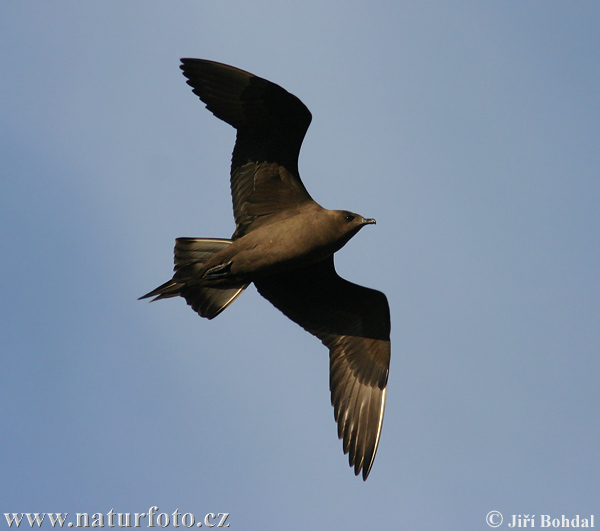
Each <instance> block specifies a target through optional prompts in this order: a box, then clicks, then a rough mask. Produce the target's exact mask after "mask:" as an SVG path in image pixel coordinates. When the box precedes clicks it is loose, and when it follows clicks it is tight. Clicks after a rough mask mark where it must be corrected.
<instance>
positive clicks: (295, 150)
mask: <svg viewBox="0 0 600 531" xmlns="http://www.w3.org/2000/svg"><path fill="white" fill-rule="evenodd" d="M181 63H182V64H181V69H182V70H183V74H184V75H185V77H187V78H188V81H187V83H188V85H190V86H191V87H192V88H193V92H194V94H196V95H197V96H199V97H200V99H201V100H202V101H203V102H204V103H206V108H207V109H208V110H210V111H211V112H212V113H213V114H214V115H215V116H216V117H217V118H220V119H221V120H224V121H225V122H227V123H228V124H230V125H232V126H233V127H235V128H236V129H237V137H236V143H235V147H234V149H233V157H232V161H231V194H232V196H233V213H234V217H235V222H236V231H235V233H234V235H233V239H236V238H239V237H241V236H243V235H244V234H246V233H248V232H250V231H251V230H254V229H255V228H257V227H259V226H261V225H265V224H268V223H270V222H272V221H273V220H274V219H275V218H277V219H278V218H280V217H281V216H285V211H290V212H292V211H294V210H295V209H296V208H297V207H299V206H300V205H302V204H303V203H305V202H307V201H312V199H311V197H310V195H309V194H308V192H307V191H306V188H305V187H304V184H302V181H301V180H300V175H299V173H298V155H299V153H300V146H301V145H302V140H303V139H304V135H305V134H306V130H307V129H308V126H309V125H310V121H311V119H312V117H311V114H310V111H309V110H308V109H307V108H306V107H305V105H304V104H303V103H302V102H301V101H300V100H299V99H298V98H297V97H296V96H294V95H293V94H290V93H289V92H287V91H286V90H285V89H283V88H281V87H280V86H279V85H276V84H275V83H271V82H270V81H267V80H266V79H262V78H260V77H258V76H255V75H253V74H250V73H248V72H244V71H243V70H239V69H238V68H234V67H232V66H228V65H224V64H221V63H215V62H213V61H206V60H203V59H182V60H181Z"/></svg>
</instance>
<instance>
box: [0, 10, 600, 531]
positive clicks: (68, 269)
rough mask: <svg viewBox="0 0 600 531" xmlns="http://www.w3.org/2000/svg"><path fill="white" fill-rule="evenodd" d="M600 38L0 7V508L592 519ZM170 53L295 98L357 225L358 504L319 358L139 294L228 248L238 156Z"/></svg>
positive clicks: (264, 520) (505, 14) (538, 27)
mask: <svg viewBox="0 0 600 531" xmlns="http://www.w3.org/2000/svg"><path fill="white" fill-rule="evenodd" d="M599 24H600V5H599V4H598V3H597V2H591V1H590V2H587V1H582V2H558V1H554V0H549V1H546V0H545V1H530V2H514V1H503V2H487V1H457V2H437V1H431V2H404V1H400V2H364V1H349V2H342V1H341V0H319V1H313V0H307V1H305V2H272V1H268V0H257V1H255V2H247V1H241V0H228V1H220V2H216V1H205V0H194V1H192V0H186V1H184V0H178V1H173V2H166V1H154V0H143V1H142V0H129V1H128V2H116V1H98V0H90V1H87V2H80V1H76V0H72V1H66V0H60V1H56V2H43V1H41V0H38V1H35V0H32V1H30V2H3V3H2V5H1V6H0V68H1V71H2V82H1V83H0V135H1V141H0V162H1V167H2V175H3V177H2V182H3V187H2V188H3V192H2V193H1V194H0V244H1V248H2V259H1V260H0V279H1V280H0V283H1V284H0V286H1V292H2V296H1V298H0V356H1V358H0V359H1V360H2V384H1V386H0V423H1V426H2V430H1V432H2V433H1V435H0V477H1V478H2V480H1V481H0V513H21V512H31V513H35V512H37V513H42V512H54V513H58V512H62V513H67V512H68V513H69V517H68V518H67V521H72V522H74V521H75V518H74V515H75V514H76V513H84V512H87V513H89V514H90V515H92V514H94V513H103V514H107V513H108V512H109V511H110V510H111V509H112V510H113V511H114V512H115V513H119V512H121V513H131V514H132V515H133V514H134V513H148V512H149V509H150V508H151V507H158V509H156V512H157V513H166V514H168V515H171V514H172V513H173V512H174V511H176V510H178V511H179V512H180V513H182V514H183V513H188V512H189V513H192V514H194V515H195V517H196V521H198V522H202V521H203V518H204V515H206V514H208V513H215V514H216V513H229V518H228V521H227V523H229V524H230V529H244V530H246V529H250V530H251V529H265V530H269V529H273V530H298V529H349V530H355V529H356V530H358V529H366V528H370V529H409V530H437V529H444V530H455V529H456V530H465V529H467V530H471V529H472V530H477V529H488V528H489V527H488V525H487V523H486V515H488V513H489V512H490V511H498V512H500V513H501V514H502V515H503V519H504V521H503V523H502V524H501V526H500V527H499V529H503V528H504V529H506V528H508V523H509V522H510V521H511V520H512V515H529V516H531V515H536V516H535V518H536V527H540V520H538V518H539V517H540V515H550V516H551V517H552V518H555V517H558V518H560V517H561V515H565V516H567V517H568V518H574V517H575V515H578V514H579V515H580V517H581V518H584V517H589V516H590V515H592V514H594V515H595V519H596V525H599V524H600V504H599V500H600V460H599V459H598V447H599V446H600V424H599V422H598V418H599V413H600V385H599V379H600V356H599V354H600V238H599V229H600V208H599V205H600V179H599V177H600V155H599V153H600V150H599V149H598V146H600V98H599V97H598V95H599V94H600V54H599V50H600V33H599V32H598V26H599ZM180 57H200V58H206V59H212V60H216V61H220V62H225V63H228V64H232V65H234V66H237V67H240V68H243V69H245V70H248V71H250V72H253V73H255V74H257V75H260V76H262V77H265V78H267V79H269V80H271V81H273V82H275V83H278V84H279V85H281V86H283V87H285V88H286V89H287V90H288V91H290V92H292V93H293V94H295V95H297V96H298V97H299V98H300V99H301V100H302V101H303V102H304V103H305V104H306V105H307V107H308V108H309V109H310V110H311V112H312V115H313V121H312V124H311V127H310V129H309V131H308V134H307V136H306V138H305V141H304V144H303V148H302V152H301V156H300V173H301V175H302V178H303V181H304V183H305V184H306V186H307V188H308V190H309V191H310V193H311V195H312V196H313V198H315V200H317V201H318V202H319V203H320V204H321V205H323V206H325V207H327V208H341V209H348V210H352V211H356V212H359V213H361V214H363V215H364V216H366V217H375V218H376V219H377V225H376V226H371V227H368V228H367V229H365V230H363V231H361V232H360V233H359V234H358V235H357V237H356V238H354V239H353V240H352V241H350V242H349V243H348V244H347V245H346V247H345V248H344V249H343V250H341V251H340V252H339V253H338V254H337V255H336V267H337V269H338V272H339V273H340V274H341V275H342V276H343V277H344V278H347V279H348V280H351V281H353V282H356V283H358V284H362V285H366V286H369V287H372V288H375V289H379V290H381V291H384V292H385V293H386V295H387V297H388V300H389V303H390V307H391V314H392V361H391V367H390V376H389V385H388V395H387V407H386V415H385V420H384V425H383V433H382V437H381V442H380V447H379V452H378V454H377V458H376V460H375V463H374V466H373V469H372V471H371V475H370V476H369V479H368V480H367V481H366V482H363V481H362V479H361V478H360V477H359V478H357V477H355V476H354V474H353V471H352V470H351V469H350V468H349V467H348V463H347V457H346V456H344V455H343V453H342V449H341V442H340V441H338V439H337V434H336V426H335V423H334V420H333V409H332V407H331V405H330V398H329V389H328V377H329V376H328V367H329V365H328V364H329V361H328V355H327V351H326V349H325V348H324V347H323V346H322V345H321V344H320V342H319V341H318V340H317V339H316V338H314V337H312V336H310V335H309V334H307V333H306V332H304V331H303V330H302V329H301V328H300V327H299V326H297V325H295V324H294V323H292V322H291V321H289V320H287V319H286V318H285V317H284V316H283V315H282V314H281V313H280V312H279V311H277V310H276V309H275V308H273V307H272V306H271V305H270V304H269V303H268V302H267V301H266V300H264V299H262V298H261V297H260V296H259V295H258V294H257V292H256V290H255V289H254V288H253V287H251V288H249V289H247V290H246V292H245V293H244V294H243V295H242V296H241V297H240V298H239V299H238V300H236V301H235V303H234V304H232V305H231V306H230V307H229V308H228V309H227V311H225V312H224V313H223V314H221V315H219V316H218V318H216V319H214V320H212V321H208V320H205V319H200V318H199V317H198V316H197V315H196V314H195V313H194V312H193V311H191V310H190V309H189V308H188V307H187V305H186V304H185V303H184V301H183V300H182V299H176V300H168V301H162V302H157V303H154V304H148V303H147V302H146V301H138V300H137V298H138V297H139V296H140V295H142V294H144V293H146V292H148V291H149V290H151V289H153V288H154V287H156V286H157V285H159V284H161V283H162V282H164V281H166V280H168V279H169V278H170V276H171V271H172V249H173V244H174V239H175V238H176V237H179V236H198V237H221V238H227V237H229V236H230V235H231V233H232V232H233V229H234V224H233V216H232V211H231V199H230V196H229V185H228V173H229V164H230V157H231V149H232V147H233V142H234V138H235V132H234V130H233V129H232V128H231V127H229V126H228V125H227V124H225V123H223V122H220V121H219V120H217V119H216V118H215V117H214V116H212V114H211V113H209V112H208V111H206V110H205V109H204V106H203V105H202V103H201V102H200V101H199V100H198V98H196V96H194V95H193V94H192V92H191V90H190V89H189V87H188V86H187V85H186V84H185V79H184V77H183V76H182V74H181V72H180V70H179V68H178V65H179V58H180ZM163 521H164V520H163ZM494 522H497V519H496V520H493V521H492V523H494ZM21 527H22V528H23V527H25V528H27V527H28V524H27V525H26V524H25V523H23V524H22V525H21ZM44 527H45V528H50V527H51V526H50V524H49V523H48V522H46V523H45V524H44ZM107 527H108V526H107ZM142 527H144V526H142ZM171 527H173V526H172V525H171ZM204 527H206V526H205V525H204ZM0 528H2V529H4V528H6V529H8V528H9V527H8V524H7V522H6V521H5V519H4V517H1V518H0Z"/></svg>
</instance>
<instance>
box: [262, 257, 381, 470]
mask: <svg viewBox="0 0 600 531" xmlns="http://www.w3.org/2000/svg"><path fill="white" fill-rule="evenodd" d="M255 284H256V287H257V289H258V291H259V293H260V294H261V295H262V296H263V297H265V298H266V299H268V300H269V301H271V303H273V304H274V305H275V306H276V307H277V308H279V309H280V310H281V311H282V312H283V313H284V314H285V315H287V316H288V317H289V318H290V319H292V320H293V321H295V322H296V323H298V324H299V325H300V326H302V327H303V328H304V329H306V330H307V331H308V332H310V333H311V334H314V335H315V336H317V337H318V338H319V339H321V341H322V342H323V343H324V344H325V345H326V346H327V347H328V348H329V354H330V380H329V382H330V390H331V402H332V404H333V407H334V415H335V420H336V422H337V424H338V435H339V437H340V439H343V447H344V453H348V454H349V460H350V466H353V467H354V472H355V473H356V475H358V474H359V473H360V471H361V469H362V473H363V478H364V479H367V476H368V475H369V472H370V470H371V466H372V465H373V460H374V459H375V453H376V452H377V446H378V444H379V436H380V434H381V425H382V422H383V412H384V407H385V395H386V386H387V378H388V370H389V364H390V310H389V306H388V302H387V298H386V296H385V295H384V294H383V293H381V292H379V291H375V290H372V289H369V288H365V287H362V286H358V285H356V284H352V283H351V282H348V281H346V280H344V279H343V278H341V277H340V276H338V274H337V273H336V271H335V268H334V265H333V257H331V258H328V259H326V260H325V261H323V262H320V263H318V264H316V265H312V266H309V267H307V268H304V269H300V270H296V271H293V272H289V273H281V274H279V275H275V276H271V277H268V278H265V279H263V280H258V281H255Z"/></svg>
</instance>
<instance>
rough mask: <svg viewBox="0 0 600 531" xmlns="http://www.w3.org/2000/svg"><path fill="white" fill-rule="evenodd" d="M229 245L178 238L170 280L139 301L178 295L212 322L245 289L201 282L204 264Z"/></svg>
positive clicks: (213, 241)
mask: <svg viewBox="0 0 600 531" xmlns="http://www.w3.org/2000/svg"><path fill="white" fill-rule="evenodd" d="M231 243H232V242H231V240H223V239H217V238H177V240H176V241H175V274H174V275H173V278H172V279H171V280H169V281H168V282H165V283H164V284H162V285H160V286H158V288H156V289H154V290H152V291H151V292H150V293H146V295H144V296H142V297H140V299H146V298H148V297H154V299H152V301H156V300H159V299H168V298H169V297H177V296H178V295H181V296H182V297H183V298H184V299H185V300H186V301H187V303H188V304H189V305H190V306H191V307H192V308H193V309H194V310H195V311H196V312H198V313H199V314H200V315H201V316H202V317H206V318H208V319H213V318H214V317H216V316H217V315H219V314H220V313H221V312H222V311H223V310H224V309H225V308H227V306H229V305H230V304H231V303H232V302H233V301H234V300H235V298H236V297H237V296H238V295H239V294H240V293H242V291H244V289H246V287H247V286H248V284H242V283H236V284H222V285H215V284H214V283H213V284H212V285H211V284H209V283H206V282H202V281H201V278H202V270H203V269H204V267H203V266H204V264H205V263H206V262H207V261H208V260H209V259H210V258H211V257H212V256H213V255H214V254H216V253H218V252H219V251H222V250H223V249H224V248H225V247H227V246H228V245H231Z"/></svg>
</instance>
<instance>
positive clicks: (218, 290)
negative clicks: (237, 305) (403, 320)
mask: <svg viewBox="0 0 600 531" xmlns="http://www.w3.org/2000/svg"><path fill="white" fill-rule="evenodd" d="M181 62H182V65H181V69H182V70H183V74H184V75H185V77H187V78H188V81H187V83H188V85H190V86H191V87H192V89H193V92H194V94H196V95H197V96H199V97H200V99H201V100H202V101H203V102H204V103H205V104H206V108H207V109H208V110H210V111H211V112H212V113H213V114H214V115H215V116H216V117H217V118H220V119H221V120H224V121H225V122H227V123H228V124H230V125H232V126H233V127H235V129H236V130H237V137H236V142H235V147H234V149H233V157H232V163H231V194H232V196H233V214H234V217H235V223H236V229H235V232H234V233H233V236H232V237H231V240H225V239H215V238H177V240H176V243H175V274H174V275H173V278H172V279H171V280H169V281H168V282H166V283H164V284H163V285H162V286H159V287H158V288H156V289H155V290H153V291H151V292H150V293H148V294H146V295H144V296H143V297H140V298H142V299H144V298H146V297H155V298H154V299H153V300H158V299H165V298H168V297H175V296H177V295H180V296H181V297H183V298H184V299H185V300H186V301H187V303H188V304H189V305H190V306H191V307H192V308H193V309H194V310H195V311H196V312H198V313H199V314H200V315H201V316H202V317H206V318H208V319H212V318H214V317H216V316H217V315H218V314H219V313H221V312H222V311H223V310H224V309H225V308H226V307H227V306H228V305H229V304H231V303H232V302H233V300H234V299H235V298H236V297H237V296H238V295H239V294H240V293H241V292H242V291H243V290H244V289H245V288H246V287H247V286H248V284H250V283H251V282H254V285H255V286H256V288H257V289H258V292H259V293H260V294H261V295H262V296H263V297H265V298H266V299H267V300H269V301H271V303H273V305H275V306H276V307H277V308H279V310H281V311H282V312H283V313H284V314H285V315H287V316H288V317H289V318H290V319H292V320H293V321H295V322H296V323H298V324H299V325H300V326H301V327H303V328H304V329H305V330H307V331H308V332H310V333H311V334H313V335H315V336H317V337H318V338H319V339H320V340H321V341H322V342H323V344H324V345H325V346H327V347H328V348H329V356H330V379H329V382H330V390H331V403H332V405H333V407H334V416H335V420H336V422H337V424H338V435H339V438H340V439H343V448H344V453H347V454H349V460H350V466H353V467H354V472H355V473H356V475H358V474H359V473H360V471H361V470H362V475H363V479H365V480H366V479H367V476H368V475H369V472H370V471H371V466H372V465H373V460H374V459H375V453H376V452H377V446H378V444H379V437H380V435H381V425H382V422H383V412H384V407H385V395H386V385H387V379H388V369H389V364H390V311H389V306H388V303H387V299H386V297H385V295H384V294H383V293H381V292H379V291H375V290H373V289H369V288H364V287H362V286H358V285H356V284H352V283H351V282H348V281H347V280H344V279H343V278H341V277H340V276H338V274H337V273H336V271H335V267H334V264H333V254H334V253H335V252H336V251H338V250H339V249H341V248H342V247H343V246H344V245H345V244H346V242H348V240H350V238H352V237H353V236H354V235H355V234H356V233H357V232H358V231H359V230H360V229H361V228H363V227H364V226H365V225H370V224H374V223H375V220H374V219H368V218H364V217H362V216H360V215H358V214H354V213H352V212H348V211H346V210H327V209H324V208H322V207H321V206H320V205H319V204H317V203H316V202H315V201H313V199H312V198H311V197H310V195H309V193H308V192H307V191H306V188H305V187H304V184H303V183H302V181H301V180H300V175H299V173H298V155H299V153H300V146H301V144H302V140H303V139H304V135H305V134H306V131H307V129H308V126H309V125H310V122H311V119H312V116H311V114H310V112H309V110H308V109H307V108H306V107H305V106H304V104H303V103H302V102H301V101H300V100H299V99H298V98H297V97H296V96H294V95H292V94H290V93H289V92H287V91H286V90H284V89H283V88H281V87H280V86H278V85H276V84H274V83H271V82H270V81H267V80H266V79H262V78H260V77H257V76H255V75H253V74H250V73H248V72H244V71H243V70H239V69H237V68H234V67H232V66H227V65H224V64H220V63H215V62H212V61H206V60H202V59H182V60H181Z"/></svg>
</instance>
